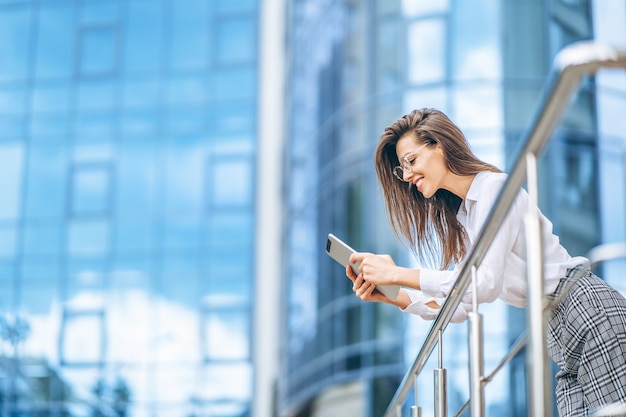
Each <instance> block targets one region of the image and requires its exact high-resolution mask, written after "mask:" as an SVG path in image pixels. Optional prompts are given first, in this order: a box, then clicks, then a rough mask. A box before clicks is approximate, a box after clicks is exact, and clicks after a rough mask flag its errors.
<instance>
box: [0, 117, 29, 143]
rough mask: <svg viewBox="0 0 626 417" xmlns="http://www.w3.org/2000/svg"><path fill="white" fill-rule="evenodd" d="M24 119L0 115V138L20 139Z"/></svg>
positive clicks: (22, 132)
mask: <svg viewBox="0 0 626 417" xmlns="http://www.w3.org/2000/svg"><path fill="white" fill-rule="evenodd" d="M25 120H26V117H25V116H22V115H2V114H0V138H11V139H22V138H23V137H24V125H25Z"/></svg>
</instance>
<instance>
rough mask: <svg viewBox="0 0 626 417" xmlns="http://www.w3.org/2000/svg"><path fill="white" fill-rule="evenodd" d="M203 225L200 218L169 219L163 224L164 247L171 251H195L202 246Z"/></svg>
mask: <svg viewBox="0 0 626 417" xmlns="http://www.w3.org/2000/svg"><path fill="white" fill-rule="evenodd" d="M201 231H202V224H201V223H200V219H199V218H195V217H187V218H176V219H167V220H166V221H165V223H164V224H163V231H162V233H161V236H163V247H164V248H170V249H194V248H198V247H199V246H200V233H201Z"/></svg>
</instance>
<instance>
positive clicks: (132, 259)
mask: <svg viewBox="0 0 626 417" xmlns="http://www.w3.org/2000/svg"><path fill="white" fill-rule="evenodd" d="M153 262H154V259H153V258H152V257H151V254H118V255H117V256H116V258H115V263H114V265H113V270H112V272H111V288H118V289H119V288H141V289H142V290H147V289H149V288H151V287H152V277H153V275H154V274H153V269H154V268H153V266H152V265H153Z"/></svg>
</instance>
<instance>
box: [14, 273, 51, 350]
mask: <svg viewBox="0 0 626 417" xmlns="http://www.w3.org/2000/svg"><path fill="white" fill-rule="evenodd" d="M57 292H58V289H57V280H55V279H51V280H44V281H35V282H28V283H26V282H22V285H21V287H20V310H21V311H23V312H24V313H25V314H28V315H31V314H32V315H49V314H51V313H52V306H53V305H55V304H57V300H58V295H57ZM50 342H52V340H50Z"/></svg>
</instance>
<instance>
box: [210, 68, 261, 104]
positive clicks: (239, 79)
mask: <svg viewBox="0 0 626 417" xmlns="http://www.w3.org/2000/svg"><path fill="white" fill-rule="evenodd" d="M256 89H257V86H256V73H255V70H253V69H228V70H222V71H216V73H215V79H214V80H213V90H214V91H215V101H216V102H221V101H222V100H254V99H255V98H256V96H257V91H256Z"/></svg>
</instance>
